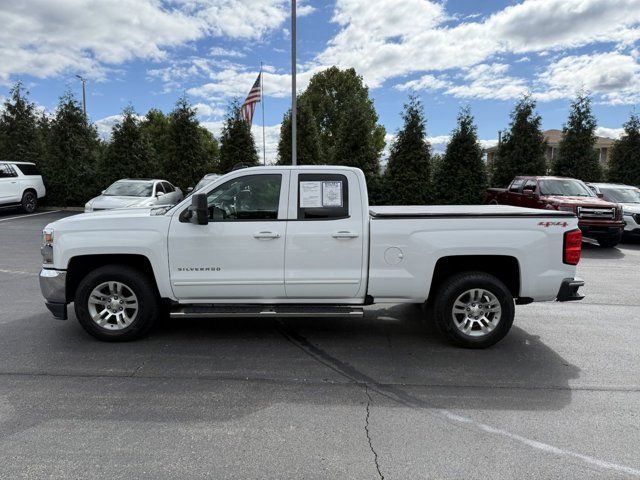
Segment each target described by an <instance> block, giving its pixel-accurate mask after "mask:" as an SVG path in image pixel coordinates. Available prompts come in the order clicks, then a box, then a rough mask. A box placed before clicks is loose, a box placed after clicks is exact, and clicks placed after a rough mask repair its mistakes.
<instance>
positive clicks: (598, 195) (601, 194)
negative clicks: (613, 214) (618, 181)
mask: <svg viewBox="0 0 640 480" xmlns="http://www.w3.org/2000/svg"><path fill="white" fill-rule="evenodd" d="M596 196H597V197H598V198H604V193H596Z"/></svg>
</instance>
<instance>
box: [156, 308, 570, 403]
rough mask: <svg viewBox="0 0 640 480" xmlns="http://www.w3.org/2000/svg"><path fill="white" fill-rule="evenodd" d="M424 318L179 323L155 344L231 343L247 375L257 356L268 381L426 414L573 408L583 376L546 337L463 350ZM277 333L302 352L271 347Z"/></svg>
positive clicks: (519, 336)
mask: <svg viewBox="0 0 640 480" xmlns="http://www.w3.org/2000/svg"><path fill="white" fill-rule="evenodd" d="M424 316H425V312H424V310H423V309H422V308H421V307H420V306H416V305H393V306H390V307H389V308H379V307H377V308H373V307H372V308H370V309H368V310H367V312H366V315H365V317H364V318H362V319H313V318H296V319H287V320H268V321H265V320H254V319H243V320H237V319H234V320H231V319H229V320H224V319H223V320H206V319H201V320H181V321H180V322H167V323H164V324H163V325H162V326H160V327H159V328H158V329H157V330H156V332H155V335H154V336H153V337H152V338H151V339H149V340H148V342H152V343H156V342H171V343H173V344H174V345H176V347H177V348H178V349H179V350H180V349H183V348H186V349H189V350H191V351H193V350H192V349H193V348H196V349H199V348H201V347H204V348H207V347H208V348H211V343H210V342H214V343H215V344H218V343H219V342H225V343H228V342H231V344H232V345H234V347H232V348H233V349H234V350H236V351H237V352H238V353H239V356H238V357H236V358H234V363H235V367H236V368H238V369H240V370H244V367H247V368H249V369H250V368H252V365H253V363H254V362H255V361H256V355H257V356H258V361H260V362H261V371H262V372H263V373H264V374H265V375H266V376H268V377H270V378H280V377H281V376H282V375H284V376H285V377H291V378H307V379H308V378H311V379H313V378H316V379H323V381H324V380H326V379H329V380H330V381H338V382H354V383H357V384H360V385H363V386H364V385H367V386H368V388H370V389H372V390H374V391H377V392H378V393H380V394H381V395H382V396H383V397H385V398H387V399H388V400H389V401H390V402H399V403H401V404H405V405H407V406H414V407H420V408H456V409H465V408H477V407H478V406H479V403H478V402H480V404H481V405H482V408H488V409H515V410H520V409H523V410H557V409H561V408H563V407H564V406H566V405H567V404H569V403H570V402H571V389H570V386H569V381H570V380H571V379H575V378H578V377H579V373H580V369H579V368H578V367H576V366H574V365H571V364H570V363H569V362H568V361H566V360H565V359H564V358H562V357H561V356H560V355H558V354H557V353H556V352H555V351H554V350H552V349H551V348H550V347H548V346H547V345H545V344H544V343H543V342H542V341H541V340H540V338H539V337H538V336H536V335H531V334H529V333H528V332H527V331H526V330H524V329H522V328H519V327H517V326H514V327H513V329H512V330H511V332H510V333H509V335H508V336H507V337H506V338H505V339H504V340H502V341H501V342H500V343H499V344H497V345H495V346H494V347H492V348H489V349H486V350H468V349H462V348H456V347H453V346H451V345H450V344H449V343H448V342H447V341H446V340H445V339H444V338H443V337H442V336H441V335H440V334H439V332H438V331H437V329H436V328H435V326H434V325H433V324H432V323H431V322H429V321H428V320H427V321H423V319H424ZM274 333H276V334H277V335H279V336H280V337H281V340H285V341H286V342H287V343H288V344H289V345H290V346H293V347H295V350H294V351H293V352H291V350H290V349H286V348H282V345H280V346H276V345H273V343H272V342H273V340H274V339H273V335H274ZM243 339H244V340H246V341H248V342H249V344H253V348H251V350H250V351H251V352H253V353H254V354H250V355H249V356H248V357H247V356H246V355H242V353H241V349H242V343H243ZM193 342H196V345H194V343H193ZM205 345H206V347H205ZM209 351H211V350H209ZM265 351H266V353H265ZM290 355H293V357H290ZM273 357H276V359H275V361H273V360H274V358H273ZM277 357H280V358H277ZM203 360H204V359H203ZM272 361H273V363H272ZM285 364H286V367H285V370H282V366H283V365H285ZM270 365H273V370H271V371H269V368H270Z"/></svg>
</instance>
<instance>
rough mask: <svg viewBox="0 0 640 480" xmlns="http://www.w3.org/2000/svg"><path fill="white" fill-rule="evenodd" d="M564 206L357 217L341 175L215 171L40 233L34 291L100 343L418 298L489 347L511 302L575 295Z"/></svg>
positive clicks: (457, 334) (359, 196)
mask: <svg viewBox="0 0 640 480" xmlns="http://www.w3.org/2000/svg"><path fill="white" fill-rule="evenodd" d="M580 249H581V234H580V230H579V229H578V226H577V219H576V218H575V216H574V215H573V213H571V212H562V211H543V210H533V209H524V208H518V207H509V206H497V205H496V206H494V205H482V206H404V207H402V206H397V207H396V206H392V207H370V206H369V204H368V197H367V187H366V184H365V178H364V175H363V173H362V172H361V171H360V170H358V169H355V168H347V167H334V166H331V167H317V166H314V167H311V166H309V167H256V168H247V169H244V170H238V171H234V172H231V173H229V174H227V175H225V176H223V177H221V178H218V179H217V180H215V181H214V182H213V183H211V184H209V185H207V186H206V187H203V188H202V189H200V190H198V191H197V192H195V193H194V195H192V196H191V198H189V199H186V200H184V201H183V202H181V203H179V204H178V205H176V206H174V207H172V208H168V207H165V208H155V209H154V208H139V209H126V210H111V211H104V212H97V213H88V214H83V215H77V216H72V217H68V218H65V219H62V220H58V221H56V222H54V223H52V224H50V225H48V226H47V227H46V228H45V229H44V232H43V246H42V255H43V259H44V265H43V269H42V271H41V273H40V286H41V290H42V293H43V295H44V297H45V299H46V305H47V307H48V308H49V310H50V311H51V312H52V313H53V315H54V316H55V317H56V318H59V319H66V318H67V305H68V304H69V303H71V302H74V303H75V313H76V317H77V318H78V320H79V321H80V323H81V324H82V326H83V327H84V328H85V329H86V330H87V331H88V332H89V333H90V334H92V335H94V336H95V337H97V338H99V339H101V340H108V341H119V340H131V339H134V338H138V337H141V336H143V335H144V334H146V333H147V332H148V331H149V330H150V328H151V327H152V325H153V323H154V321H155V320H156V318H158V317H159V316H160V315H161V314H162V312H163V311H166V310H165V309H168V311H169V315H170V316H171V317H172V318H185V317H246V316H259V317H278V316H279V317H287V316H289V317H299V316H317V317H327V316H333V317H336V316H340V317H350V316H359V315H363V307H364V306H365V305H369V304H373V303H417V304H422V303H425V302H427V306H428V308H427V309H425V312H426V313H425V315H427V316H430V317H431V318H433V320H435V322H436V323H437V325H438V326H439V328H440V330H441V331H442V332H443V333H444V334H445V335H446V336H447V337H448V338H449V339H450V340H451V341H453V342H454V343H455V344H458V345H461V346H465V347H472V348H483V347H487V346H490V345H492V344H494V343H496V342H497V341H499V340H500V339H502V338H503V337H504V336H505V335H506V334H507V332H508V331H509V329H510V328H511V325H512V323H513V318H514V310H515V307H514V303H515V304H526V303H530V302H533V301H552V300H558V301H567V300H579V299H581V298H582V296H581V295H579V293H578V289H579V287H580V286H582V285H583V282H582V280H580V279H577V278H576V277H575V271H576V267H575V265H576V264H577V263H578V261H579V259H580V252H581V250H580Z"/></svg>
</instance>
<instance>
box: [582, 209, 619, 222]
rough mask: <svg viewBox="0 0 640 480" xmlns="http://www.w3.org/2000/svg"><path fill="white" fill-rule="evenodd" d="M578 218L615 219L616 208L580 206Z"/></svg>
mask: <svg viewBox="0 0 640 480" xmlns="http://www.w3.org/2000/svg"><path fill="white" fill-rule="evenodd" d="M578 218H590V219H601V220H613V219H614V218H616V209H615V208H596V207H578Z"/></svg>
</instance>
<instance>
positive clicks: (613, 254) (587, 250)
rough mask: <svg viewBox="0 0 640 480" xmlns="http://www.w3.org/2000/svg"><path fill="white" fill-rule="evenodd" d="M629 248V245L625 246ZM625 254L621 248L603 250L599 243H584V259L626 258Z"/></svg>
mask: <svg viewBox="0 0 640 480" xmlns="http://www.w3.org/2000/svg"><path fill="white" fill-rule="evenodd" d="M624 248H625V249H626V248H627V245H624ZM624 256H625V254H624V251H622V250H621V249H620V248H619V247H613V248H602V247H601V246H600V245H598V244H597V243H591V242H589V241H583V242H582V257H583V258H600V259H615V258H624Z"/></svg>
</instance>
